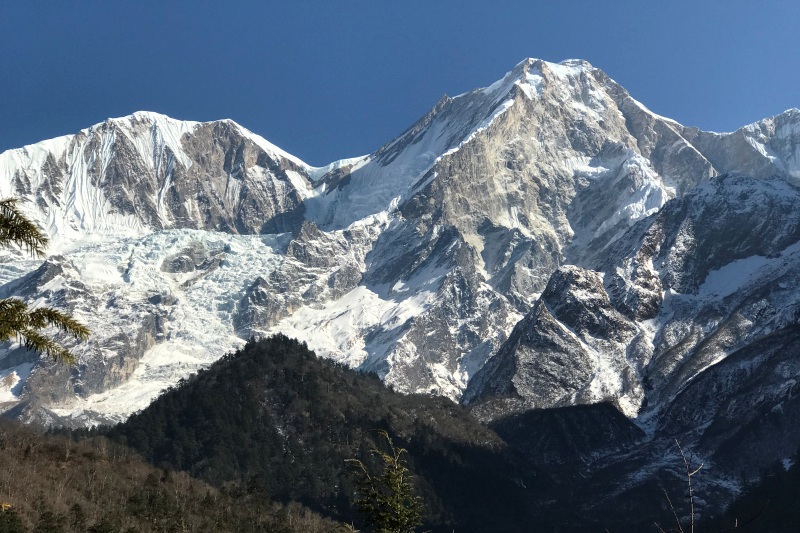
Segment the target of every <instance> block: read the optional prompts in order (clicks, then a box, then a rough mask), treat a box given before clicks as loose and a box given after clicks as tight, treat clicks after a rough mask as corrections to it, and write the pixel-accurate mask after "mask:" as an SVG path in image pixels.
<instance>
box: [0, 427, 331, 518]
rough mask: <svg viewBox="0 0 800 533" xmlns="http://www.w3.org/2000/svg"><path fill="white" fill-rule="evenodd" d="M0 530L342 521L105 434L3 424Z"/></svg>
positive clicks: (0, 462)
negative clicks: (163, 461) (187, 469)
mask: <svg viewBox="0 0 800 533" xmlns="http://www.w3.org/2000/svg"><path fill="white" fill-rule="evenodd" d="M0 503H2V505H3V509H2V511H1V512H0V532H2V533H25V532H36V533H68V532H76V533H83V532H89V533H122V532H134V531H135V532H142V533H146V532H153V533H156V532H184V531H185V532H190V531H191V532H212V531H214V532H217V531H219V532H231V533H233V532H263V533H323V532H330V531H333V529H334V528H335V526H336V524H335V523H334V522H332V521H330V520H327V519H323V518H321V517H320V516H319V515H317V514H316V513H313V512H311V511H309V510H308V509H305V508H303V507H302V506H300V505H298V504H292V505H288V506H283V505H278V504H274V503H271V502H269V501H268V500H266V499H264V498H261V497H259V495H257V494H253V493H251V492H250V491H249V490H248V487H246V486H242V485H239V484H236V483H233V484H228V485H227V486H225V487H222V488H221V489H218V488H214V487H212V486H210V485H208V484H207V483H204V482H202V481H199V480H196V479H193V478H191V477H190V476H188V475H187V474H186V473H183V472H175V471H172V470H170V469H159V468H155V467H153V466H151V465H149V464H147V463H146V462H145V461H144V460H143V459H142V458H141V457H140V456H139V455H138V454H136V453H134V452H132V451H131V450H130V449H128V448H126V447H124V446H121V445H119V444H117V443H114V442H110V441H109V440H108V439H106V438H104V437H92V438H84V439H81V440H80V441H75V440H74V439H72V438H71V436H69V435H63V434H62V435H43V434H41V433H40V432H38V431H36V430H35V429H32V428H29V427H25V426H22V425H21V424H19V423H17V422H12V421H8V420H0Z"/></svg>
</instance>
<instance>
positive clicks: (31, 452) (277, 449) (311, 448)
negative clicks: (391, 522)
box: [0, 335, 800, 533]
mask: <svg viewBox="0 0 800 533" xmlns="http://www.w3.org/2000/svg"><path fill="white" fill-rule="evenodd" d="M384 432H385V434H384ZM386 436H388V437H389V439H391V440H390V441H389V442H393V443H394V445H396V446H398V447H402V448H405V449H406V450H407V452H408V453H407V455H405V460H406V464H407V465H408V467H409V469H410V471H411V473H412V475H413V478H412V483H413V486H414V491H415V492H416V494H417V495H419V496H420V497H421V500H422V508H423V510H424V518H423V519H424V524H423V527H422V528H420V529H419V530H420V531H423V530H429V531H432V532H453V531H456V532H459V533H462V532H528V531H605V530H608V531H615V532H617V531H658V529H657V527H656V526H655V525H654V523H655V522H656V521H658V523H660V524H666V526H665V527H669V525H670V524H673V525H674V522H673V519H672V515H671V511H670V510H669V509H668V507H667V505H666V501H665V500H664V497H663V487H662V486H660V485H658V484H657V483H652V484H651V485H643V486H641V487H639V488H636V489H635V490H632V491H629V492H628V493H626V494H624V495H622V496H620V497H617V498H615V499H613V500H608V499H605V500H604V499H603V496H604V495H605V494H606V493H607V489H608V487H609V486H610V484H613V483H614V482H615V479H616V477H615V476H614V475H613V473H612V475H610V477H608V479H606V480H603V479H601V478H598V477H597V476H595V479H594V480H593V481H592V482H591V483H587V481H586V480H585V479H583V478H582V477H581V470H580V465H582V464H584V460H585V458H586V456H587V455H588V454H589V453H590V452H591V450H593V449H595V448H596V447H597V446H599V445H601V444H606V445H611V446H616V445H618V446H620V447H625V446H628V445H630V444H631V443H634V442H636V441H637V439H639V438H640V437H641V435H640V434H639V431H638V429H636V428H635V426H632V425H631V424H630V423H629V421H627V419H625V418H624V417H623V416H622V415H620V414H619V413H618V412H617V411H616V410H615V409H614V408H613V407H612V406H610V405H605V404H599V405H594V406H578V407H568V408H561V409H550V410H543V411H530V412H527V413H523V414H518V415H512V416H510V417H507V418H505V419H500V420H496V421H495V422H493V423H492V424H491V425H490V426H489V427H487V426H485V425H482V424H481V423H479V422H478V421H477V420H476V419H475V418H474V417H473V416H472V415H470V413H469V412H468V411H467V410H466V409H465V408H464V407H462V406H460V405H458V404H455V403H453V402H451V401H450V400H448V399H446V398H441V397H432V396H425V395H402V394H398V393H395V392H393V391H392V390H390V389H389V388H387V387H386V386H385V385H384V384H383V383H382V382H381V381H380V380H379V379H378V377H377V376H375V375H372V374H368V373H363V372H357V371H354V370H351V369H349V368H346V367H344V366H342V365H338V364H335V363H333V362H331V361H328V360H325V359H320V358H317V357H316V356H315V354H314V353H313V352H311V351H309V350H308V349H307V348H306V346H305V345H304V344H303V343H300V342H298V341H295V340H292V339H289V338H287V337H285V336H282V335H277V336H273V337H270V338H267V339H262V340H251V341H249V342H248V343H247V344H246V345H245V346H244V347H243V348H242V349H241V350H238V351H237V352H235V353H232V354H229V355H227V356H225V357H223V358H222V359H221V360H219V361H218V362H216V363H215V364H213V365H212V366H211V367H209V368H208V369H207V370H204V371H201V372H199V373H198V374H197V375H194V376H192V377H191V378H189V379H187V380H185V381H183V382H181V383H179V384H178V385H177V386H175V387H173V388H170V389H168V390H166V391H165V392H164V393H162V394H161V395H160V397H159V398H158V399H157V400H156V401H154V402H153V403H152V404H151V405H150V406H149V407H148V408H146V409H145V410H143V411H142V412H140V413H137V414H135V415H133V416H132V417H131V418H129V419H128V420H127V421H126V422H125V423H122V424H119V425H117V426H115V427H112V428H94V429H92V430H79V431H72V432H69V431H65V430H60V431H59V430H57V431H51V433H50V434H49V435H43V434H41V433H40V432H37V431H36V430H35V429H33V428H29V427H25V426H21V425H20V424H18V423H16V422H12V421H0V451H2V454H0V499H2V502H0V503H8V504H10V505H11V507H10V508H7V509H6V510H5V511H2V512H0V533H2V532H6V531H9V532H83V531H87V532H94V533H99V532H134V531H143V532H150V531H152V532H156V531H157V532H162V531H163V532H172V531H176V532H177V531H231V532H233V531H242V532H249V531H259V532H261V531H263V532H280V533H292V532H300V531H304V532H309V533H317V532H318V533H322V532H333V531H336V529H337V524H340V522H346V523H352V524H354V525H355V527H356V528H359V529H361V531H363V532H364V533H368V532H370V531H372V529H370V528H368V527H365V526H366V524H365V521H364V517H363V516H362V515H361V513H360V512H359V510H358V509H356V508H354V506H353V503H352V502H353V501H356V500H358V476H357V475H355V474H356V473H355V472H354V471H353V468H352V465H353V464H354V463H353V461H352V460H353V459H355V460H357V461H360V462H361V463H362V464H363V465H364V466H365V467H366V468H367V469H368V470H371V471H374V472H377V471H378V469H379V468H380V465H379V464H376V459H375V454H374V453H371V451H373V450H375V449H386V446H387V441H386V439H385V437H386ZM682 484H683V482H682V481H681V480H680V478H679V477H678V478H676V480H675V484H674V486H673V487H668V488H669V490H670V492H671V493H672V494H673V495H677V496H678V497H680V494H681V491H682V490H683V489H682ZM699 497H701V498H702V493H699ZM798 500H800V473H799V469H798V467H797V466H793V467H792V468H791V469H789V470H788V471H786V470H785V469H784V468H783V467H782V466H776V468H775V469H773V470H772V471H771V472H770V473H769V475H767V476H766V478H765V480H764V481H763V482H762V483H761V484H759V485H754V486H752V487H749V488H748V489H747V490H746V491H745V494H744V495H743V496H742V497H741V498H740V499H739V500H738V501H737V502H735V503H734V504H733V505H731V506H730V508H729V509H728V510H727V511H726V512H724V513H722V512H721V510H720V512H719V513H714V514H717V515H718V518H714V519H711V520H707V521H700V522H699V523H698V524H697V527H696V528H695V530H696V531H727V530H732V529H731V528H734V529H736V530H737V531H738V530H745V531H794V530H795V526H796V524H797V523H798V520H800V516H799V515H798V509H800V505H799V504H800V501H798ZM676 503H679V502H678V500H676Z"/></svg>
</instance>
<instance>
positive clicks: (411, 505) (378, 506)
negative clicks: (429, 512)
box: [347, 430, 422, 533]
mask: <svg viewBox="0 0 800 533" xmlns="http://www.w3.org/2000/svg"><path fill="white" fill-rule="evenodd" d="M379 433H380V435H381V437H383V438H384V439H385V440H386V443H387V445H388V448H389V451H382V450H379V449H378V448H377V447H373V448H372V449H371V450H370V452H371V453H372V455H373V456H374V457H376V458H377V459H378V460H379V461H380V463H381V465H380V473H379V474H378V475H375V476H373V475H372V474H370V473H369V470H368V469H367V467H366V465H364V463H363V462H361V461H359V460H358V459H348V461H347V462H348V463H350V464H351V465H353V466H354V467H355V468H356V475H357V479H356V485H357V487H358V491H359V492H358V496H357V497H356V500H355V502H354V503H355V505H356V507H358V508H359V510H360V511H361V512H362V513H364V514H365V515H366V518H367V524H368V526H371V527H373V528H374V531H375V532H376V533H414V531H415V529H416V528H417V527H418V526H421V525H422V499H421V498H420V497H419V496H417V495H416V494H414V486H413V484H412V483H411V474H410V473H409V471H408V467H406V464H405V461H404V460H403V454H405V453H406V450H405V449H403V448H398V447H395V445H394V443H393V442H392V439H391V438H390V437H389V434H388V433H387V432H386V431H383V430H381V431H380V432H379ZM351 530H352V529H351Z"/></svg>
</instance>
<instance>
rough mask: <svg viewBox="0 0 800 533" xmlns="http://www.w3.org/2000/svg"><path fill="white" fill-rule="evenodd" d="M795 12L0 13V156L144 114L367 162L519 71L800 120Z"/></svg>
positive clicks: (311, 4) (715, 126) (390, 6)
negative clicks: (442, 111) (559, 68)
mask: <svg viewBox="0 0 800 533" xmlns="http://www.w3.org/2000/svg"><path fill="white" fill-rule="evenodd" d="M798 23H800V2H798V1H789V0H787V1H768V0H765V1H758V2H755V1H752V0H750V1H739V0H724V1H723V0H720V1H703V0H695V1H683V0H671V1H656V0H653V1H650V0H630V1H622V0H616V1H612V0H609V1H598V0H586V1H578V0H560V1H534V0H525V1H503V0H494V1H492V2H488V1H486V2H477V1H469V0H422V1H417V0H405V1H402V2H396V1H392V2H390V1H380V0H364V1H337V0H319V1H311V0H308V1H304V0H285V1H281V2H278V1H267V0H262V1H258V2H236V1H233V0H231V1H223V0H219V1H217V2H213V3H212V2H188V1H169V2H162V1H158V2H148V1H136V2H133V1H131V2H121V1H120V2H111V1H94V2H90V1H84V2H64V1H61V0H59V1H51V2H45V1H36V2H25V1H18V2H13V1H11V0H0V151H2V150H5V149H7V148H12V147H18V146H22V145H24V144H28V143H32V142H35V141H38V140H41V139H45V138H50V137H54V136H57V135H63V134H67V133H74V132H76V131H77V130H79V129H81V128H84V127H87V126H89V125H91V124H94V123H97V122H101V121H102V120H104V119H106V118H107V117H116V116H123V115H127V114H130V113H132V112H134V111H137V110H151V111H158V112H161V113H165V114H167V115H170V116H173V117H175V118H181V119H191V120H213V119H219V118H232V119H234V120H236V121H237V122H239V123H240V124H242V125H244V126H246V127H247V128H249V129H251V130H253V131H255V132H256V133H259V134H261V135H263V136H264V137H266V138H267V139H269V140H270V141H272V142H273V143H275V144H277V145H278V146H280V147H282V148H284V149H285V150H287V151H289V152H291V153H293V154H295V155H297V156H298V157H300V158H301V159H304V160H305V161H307V162H308V163H311V164H316V165H320V164H324V163H327V162H329V161H331V160H333V159H338V158H343V157H352V156H355V155H361V154H364V153H368V152H371V151H373V150H375V149H376V148H378V147H379V146H380V145H382V144H383V143H385V142H387V141H389V140H390V139H391V138H393V137H394V136H395V135H397V134H399V133H400V132H402V131H403V130H404V129H405V128H406V127H408V126H409V125H410V124H412V123H413V122H414V121H415V120H416V119H417V118H419V117H420V116H421V115H423V114H424V113H425V112H427V110H428V109H430V107H432V106H433V104H435V103H436V101H437V100H438V99H439V97H441V96H442V95H443V94H450V95H455V94H459V93H461V92H465V91H468V90H470V89H473V88H475V87H481V86H486V85H488V84H490V83H492V82H493V81H494V80H496V79H498V78H500V77H501V76H502V75H503V74H504V73H505V72H506V71H508V70H510V69H511V68H512V67H513V66H514V65H515V64H516V63H518V62H519V61H521V60H522V59H524V58H525V57H538V58H542V59H546V60H549V61H560V60H562V59H567V58H582V59H586V60H588V61H589V62H591V63H592V64H593V65H595V66H596V67H599V68H602V69H603V70H604V71H606V73H608V74H609V75H610V76H611V77H612V78H614V79H616V80H617V81H618V82H620V83H621V84H622V85H623V86H625V87H626V88H627V89H628V90H629V91H630V92H631V94H632V95H633V96H634V97H635V98H637V99H638V100H640V101H642V102H643V103H644V104H645V105H647V106H648V107H649V108H650V109H652V110H653V111H655V112H657V113H659V114H662V115H665V116H668V117H670V118H674V119H675V120H678V121H679V122H681V123H683V124H686V125H696V126H699V127H701V128H703V129H709V130H715V131H729V130H733V129H736V128H738V127H739V126H742V125H744V124H746V123H749V122H753V121H755V120H758V119H760V118H763V117H766V116H770V115H774V114H776V113H779V112H781V111H783V110H785V109H787V108H790V107H800V90H798V89H800V33H798Z"/></svg>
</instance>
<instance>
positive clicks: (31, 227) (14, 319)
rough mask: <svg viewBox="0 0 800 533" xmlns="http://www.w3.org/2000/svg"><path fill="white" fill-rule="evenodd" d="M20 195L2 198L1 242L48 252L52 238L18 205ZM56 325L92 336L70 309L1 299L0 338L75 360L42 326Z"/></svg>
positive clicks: (81, 335)
mask: <svg viewBox="0 0 800 533" xmlns="http://www.w3.org/2000/svg"><path fill="white" fill-rule="evenodd" d="M17 204H18V200H17V199H16V198H6V199H3V200H0V246H9V245H17V246H19V247H20V248H22V249H23V250H25V251H27V252H28V253H31V254H33V255H35V256H38V257H41V256H43V255H44V249H45V247H46V246H47V242H48V239H47V237H45V236H44V234H43V233H42V232H41V231H40V230H39V228H37V227H36V225H35V224H34V223H33V222H32V221H31V220H30V219H28V218H27V217H26V216H25V215H24V214H22V212H21V211H20V210H19V207H18V206H17ZM48 326H53V327H55V328H57V329H59V330H61V331H63V332H65V333H68V334H71V335H72V336H73V337H75V338H76V339H78V340H86V339H87V338H88V337H89V329H88V328H87V327H86V326H84V325H83V324H81V323H80V322H78V321H77V320H75V319H74V318H72V317H71V316H69V315H68V314H66V313H63V312H61V311H58V310H56V309H52V308H49V307H37V308H35V309H31V308H29V307H28V306H27V305H25V303H24V302H23V301H22V300H19V299H17V298H2V299H0V342H4V341H9V340H16V341H18V342H19V343H20V344H22V345H23V346H25V347H26V348H27V349H29V350H35V351H37V352H40V353H44V354H46V355H48V356H50V357H52V358H53V359H54V360H56V361H60V362H64V363H69V364H72V363H74V362H75V358H74V356H73V355H72V354H71V353H70V352H69V350H67V349H66V348H65V347H63V346H62V345H61V344H59V343H58V342H56V341H55V340H53V339H51V338H50V337H47V336H46V335H44V334H43V333H42V332H41V330H43V329H45V328H47V327H48Z"/></svg>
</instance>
